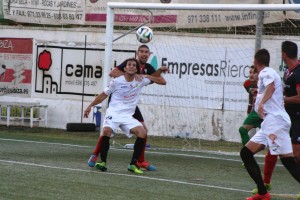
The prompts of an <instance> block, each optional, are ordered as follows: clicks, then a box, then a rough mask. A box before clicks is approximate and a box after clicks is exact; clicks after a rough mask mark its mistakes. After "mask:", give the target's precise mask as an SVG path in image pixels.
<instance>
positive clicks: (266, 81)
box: [262, 71, 275, 87]
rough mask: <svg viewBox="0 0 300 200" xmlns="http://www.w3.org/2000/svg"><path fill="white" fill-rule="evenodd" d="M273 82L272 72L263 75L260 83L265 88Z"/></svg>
mask: <svg viewBox="0 0 300 200" xmlns="http://www.w3.org/2000/svg"><path fill="white" fill-rule="evenodd" d="M274 80H275V77H274V73H272V71H267V73H264V74H263V77H262V81H263V84H264V86H265V87H267V85H269V84H270V83H272V82H274Z"/></svg>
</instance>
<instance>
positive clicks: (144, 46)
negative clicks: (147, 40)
mask: <svg viewBox="0 0 300 200" xmlns="http://www.w3.org/2000/svg"><path fill="white" fill-rule="evenodd" d="M141 48H147V49H148V50H150V49H149V47H148V46H147V45H145V44H142V45H141V46H139V48H138V51H140V49H141Z"/></svg>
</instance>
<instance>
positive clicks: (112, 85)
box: [104, 79, 116, 95]
mask: <svg viewBox="0 0 300 200" xmlns="http://www.w3.org/2000/svg"><path fill="white" fill-rule="evenodd" d="M115 89H116V81H115V79H113V80H111V81H110V83H109V85H108V86H107V87H106V88H105V89H104V93H105V94H106V95H110V94H112V93H113V92H114V91H115Z"/></svg>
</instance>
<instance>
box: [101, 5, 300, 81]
mask: <svg viewBox="0 0 300 200" xmlns="http://www.w3.org/2000/svg"><path fill="white" fill-rule="evenodd" d="M122 8H123V9H156V10H211V11H213V10H218V11H264V10H268V11H278V10H284V11H288V10H290V11H293V10H300V4H298V5H296V4H158V3H123V2H108V3H107V18H106V40H105V41H106V44H105V60H104V74H108V73H109V69H110V68H111V66H110V63H111V60H112V45H113V27H114V9H122ZM108 81H109V77H105V76H104V77H103V82H104V83H108ZM104 85H105V84H104Z"/></svg>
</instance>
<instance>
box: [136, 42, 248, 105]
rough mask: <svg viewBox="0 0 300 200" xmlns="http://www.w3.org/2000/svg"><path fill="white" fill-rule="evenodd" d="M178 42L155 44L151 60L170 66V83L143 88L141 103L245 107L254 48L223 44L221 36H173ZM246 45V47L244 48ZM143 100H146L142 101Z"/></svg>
mask: <svg viewBox="0 0 300 200" xmlns="http://www.w3.org/2000/svg"><path fill="white" fill-rule="evenodd" d="M175 40H176V44H174V43H173V44H171V43H168V44H155V47H152V46H150V49H153V53H152V55H151V57H150V59H149V62H150V63H159V64H158V66H162V65H164V66H168V68H169V73H168V74H165V75H164V78H165V79H166V80H167V85H166V86H164V87H163V88H162V86H160V85H155V84H153V85H151V86H150V87H146V88H145V89H143V93H142V95H141V97H142V102H143V103H145V104H148V103H149V104H150V105H151V104H154V105H165V104H167V105H170V106H175V107H176V106H179V107H197V108H211V109H225V110H245V108H246V107H247V103H248V94H247V92H246V91H245V89H244V87H243V83H244V81H245V80H246V79H247V78H248V75H249V68H250V66H251V65H252V63H253V52H254V48H253V47H251V46H250V47H248V48H247V47H246V45H245V47H244V46H243V45H241V44H237V43H236V45H234V44H235V42H236V41H234V40H232V41H231V40H227V42H228V44H230V45H225V44H224V45H218V44H221V43H222V42H221V41H222V39H221V38H220V39H219V41H217V40H216V39H212V38H211V39H209V38H207V39H205V41H206V44H207V43H209V44H210V45H205V42H204V41H203V40H202V39H200V38H198V39H197V40H192V41H189V42H187V41H185V42H183V41H184V40H182V41H181V40H180V39H179V37H177V38H176V39H175V38H172V37H170V41H175ZM242 46H243V47H242ZM143 99H147V102H146V101H143Z"/></svg>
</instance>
